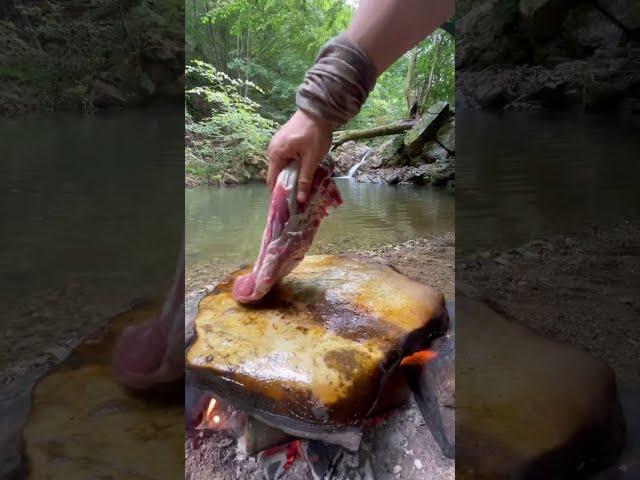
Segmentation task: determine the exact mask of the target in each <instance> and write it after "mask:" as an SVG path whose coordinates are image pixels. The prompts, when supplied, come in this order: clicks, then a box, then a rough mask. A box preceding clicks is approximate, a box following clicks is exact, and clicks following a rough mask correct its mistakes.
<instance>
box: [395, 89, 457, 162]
mask: <svg viewBox="0 0 640 480" xmlns="http://www.w3.org/2000/svg"><path fill="white" fill-rule="evenodd" d="M448 114H449V104H448V103H447V102H445V101H440V102H436V103H434V104H433V105H431V106H430V107H429V108H428V109H427V110H426V112H425V113H424V115H422V117H421V118H420V120H418V122H417V123H416V124H415V125H414V126H413V127H412V128H411V130H409V131H408V132H407V133H406V134H405V136H404V146H405V149H406V151H407V153H408V154H409V155H419V154H420V152H421V151H422V147H423V146H424V144H425V143H427V141H428V140H430V139H432V138H433V136H434V135H435V132H436V131H437V129H438V127H440V125H442V123H443V122H444V120H445V118H446V117H447V115H448Z"/></svg>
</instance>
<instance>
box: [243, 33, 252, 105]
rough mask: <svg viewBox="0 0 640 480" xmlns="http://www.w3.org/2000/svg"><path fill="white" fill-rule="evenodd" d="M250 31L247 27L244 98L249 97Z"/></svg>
mask: <svg viewBox="0 0 640 480" xmlns="http://www.w3.org/2000/svg"><path fill="white" fill-rule="evenodd" d="M250 35H251V30H250V29H249V27H247V55H246V64H245V69H246V72H245V73H246V75H245V83H244V96H245V97H247V98H248V97H249V64H250V63H251V36H250Z"/></svg>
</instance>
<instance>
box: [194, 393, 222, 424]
mask: <svg viewBox="0 0 640 480" xmlns="http://www.w3.org/2000/svg"><path fill="white" fill-rule="evenodd" d="M215 408H216V399H215V398H212V399H210V400H209V404H208V405H207V408H206V409H205V410H204V411H203V412H202V418H201V419H200V423H199V424H198V425H196V430H206V429H208V428H215V427H216V425H217V424H219V423H220V415H214V411H215Z"/></svg>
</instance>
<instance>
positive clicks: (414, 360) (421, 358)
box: [400, 350, 438, 366]
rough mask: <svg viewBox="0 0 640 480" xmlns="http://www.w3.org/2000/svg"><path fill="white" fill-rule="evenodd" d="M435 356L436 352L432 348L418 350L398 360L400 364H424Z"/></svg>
mask: <svg viewBox="0 0 640 480" xmlns="http://www.w3.org/2000/svg"><path fill="white" fill-rule="evenodd" d="M437 356H438V354H437V352H434V351H433V350H420V351H419V352H416V353H414V354H413V355H409V356H408V357H404V358H403V359H402V361H401V362H400V365H403V366H405V365H426V363H427V362H428V361H429V360H433V359H434V358H436V357H437Z"/></svg>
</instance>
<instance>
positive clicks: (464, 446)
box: [456, 292, 625, 479]
mask: <svg viewBox="0 0 640 480" xmlns="http://www.w3.org/2000/svg"><path fill="white" fill-rule="evenodd" d="M456 309H457V324H458V326H459V328H458V329H457V337H458V345H459V347H460V348H458V349H457V355H456V364H457V365H456V367H457V378H456V384H457V389H456V397H457V398H456V422H457V427H458V429H457V433H458V436H457V439H456V464H457V465H456V466H457V468H458V470H459V471H460V472H464V474H463V475H460V478H462V479H472V478H573V477H574V476H575V474H576V472H578V471H580V472H582V473H586V472H589V471H590V470H593V469H595V468H598V467H602V466H606V465H607V464H609V463H612V462H613V461H615V459H616V458H617V456H618V455H619V453H620V451H621V450H622V447H623V445H624V434H625V426H624V419H623V417H622V410H621V407H620V403H619V401H618V397H617V391H616V381H615V377H614V374H613V372H612V370H611V369H610V368H609V367H607V366H606V365H604V364H603V363H602V362H601V361H599V360H597V359H595V358H594V357H592V356H591V355H589V354H587V353H584V352H582V351H580V350H576V349H574V348H572V347H569V346H567V345H564V344H559V343H556V342H553V341H550V340H547V339H545V338H543V337H541V336H539V335H537V334H535V333H534V332H533V331H531V330H529V329H527V328H525V327H521V326H519V325H516V324H515V323H513V322H510V321H508V320H507V319H505V318H504V317H502V316H501V315H499V314H498V313H496V312H495V311H494V310H492V309H490V308H489V307H487V306H486V305H485V304H483V303H480V302H478V301H475V300H471V299H469V298H468V297H466V296H465V295H463V294H461V292H458V293H457V295H456Z"/></svg>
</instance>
